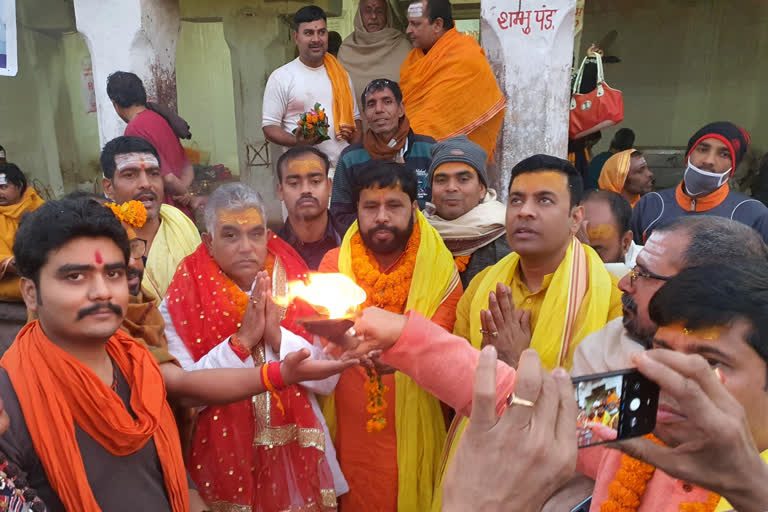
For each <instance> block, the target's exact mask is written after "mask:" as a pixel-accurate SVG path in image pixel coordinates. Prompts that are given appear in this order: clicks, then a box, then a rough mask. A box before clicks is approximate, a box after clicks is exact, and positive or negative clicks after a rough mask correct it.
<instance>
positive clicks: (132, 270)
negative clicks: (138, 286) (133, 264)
mask: <svg viewBox="0 0 768 512" xmlns="http://www.w3.org/2000/svg"><path fill="white" fill-rule="evenodd" d="M125 275H126V277H127V278H128V279H130V278H132V277H138V278H139V279H141V278H142V277H144V272H143V271H142V270H137V269H135V268H129V269H128V270H126V271H125Z"/></svg>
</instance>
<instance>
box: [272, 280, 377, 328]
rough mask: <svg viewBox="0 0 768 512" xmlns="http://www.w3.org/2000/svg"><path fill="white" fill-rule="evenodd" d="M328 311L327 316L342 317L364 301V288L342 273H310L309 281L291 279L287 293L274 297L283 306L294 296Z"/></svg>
mask: <svg viewBox="0 0 768 512" xmlns="http://www.w3.org/2000/svg"><path fill="white" fill-rule="evenodd" d="M297 297H298V298H300V299H302V300H304V301H306V302H308V303H310V304H312V305H313V306H316V307H319V308H322V309H325V310H327V311H328V317H329V318H344V317H345V316H348V315H350V314H352V313H353V312H354V311H355V308H357V306H359V305H360V304H362V303H363V302H365V299H366V294H365V290H363V289H362V288H360V287H359V286H358V285H357V284H356V283H355V282H354V281H353V280H352V279H350V278H349V277H347V276H345V275H344V274H319V273H318V274H311V275H310V276H309V282H308V283H304V282H303V281H291V282H290V283H288V295H283V296H279V297H274V300H275V302H276V303H278V304H280V305H281V306H283V307H287V306H288V304H289V303H290V302H291V301H292V300H293V299H295V298H297Z"/></svg>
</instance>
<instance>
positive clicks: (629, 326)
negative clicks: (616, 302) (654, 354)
mask: <svg viewBox="0 0 768 512" xmlns="http://www.w3.org/2000/svg"><path fill="white" fill-rule="evenodd" d="M621 304H622V306H623V310H624V319H623V320H622V322H623V324H624V329H625V330H626V331H627V335H628V336H629V337H630V338H632V339H633V340H635V341H637V342H638V343H640V344H641V345H642V346H643V347H645V348H647V349H649V348H651V346H652V345H653V335H654V334H656V327H655V326H654V327H650V328H649V327H642V326H641V325H640V320H639V318H638V314H637V303H636V302H635V299H634V298H633V297H632V296H631V295H630V294H628V293H623V294H622V295H621ZM628 313H629V314H628Z"/></svg>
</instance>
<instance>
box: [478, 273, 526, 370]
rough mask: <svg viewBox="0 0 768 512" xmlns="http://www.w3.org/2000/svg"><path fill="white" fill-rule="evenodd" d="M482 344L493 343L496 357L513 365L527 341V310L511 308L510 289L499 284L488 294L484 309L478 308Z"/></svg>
mask: <svg viewBox="0 0 768 512" xmlns="http://www.w3.org/2000/svg"><path fill="white" fill-rule="evenodd" d="M480 324H481V326H482V332H483V341H482V346H483V347H485V346H487V345H493V346H494V347H496V350H497V351H498V354H499V359H500V360H502V361H504V362H505V363H507V364H508V365H509V366H512V367H513V368H517V364H518V361H519V360H520V354H521V353H522V352H523V350H525V349H527V348H528V347H529V346H530V344H531V312H530V310H525V309H515V303H514V302H513V300H512V290H510V289H509V287H508V286H505V285H504V284H502V283H498V284H497V285H496V293H494V292H491V293H490V294H489V295H488V309H487V310H483V311H480Z"/></svg>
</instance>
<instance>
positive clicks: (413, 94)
mask: <svg viewBox="0 0 768 512" xmlns="http://www.w3.org/2000/svg"><path fill="white" fill-rule="evenodd" d="M406 34H407V35H408V38H409V39H410V40H411V43H413V50H411V52H410V53H409V54H408V56H407V57H406V58H405V61H404V62H403V65H402V66H401V67H400V88H401V89H402V90H403V103H404V104H405V114H406V115H407V116H408V119H410V121H411V128H413V131H414V132H416V133H422V134H424V135H429V136H430V137H433V138H435V139H436V140H437V141H438V142H441V141H443V140H445V139H450V138H452V137H456V136H459V135H466V136H467V137H469V140H471V141H472V142H474V143H475V144H477V145H478V146H480V147H482V148H483V149H484V150H485V151H486V153H488V157H489V158H493V152H494V150H495V149H496V138H497V136H498V134H499V129H501V124H502V121H503V120H504V109H505V107H506V105H507V100H506V98H504V95H503V94H502V92H501V90H500V89H499V86H498V84H497V83H496V77H495V76H494V74H493V70H492V69H491V66H490V64H489V63H488V60H487V59H486V58H485V51H484V50H483V49H482V47H480V45H479V44H477V41H475V40H474V38H472V36H469V35H466V34H462V33H461V32H459V31H458V30H456V27H455V26H454V23H453V16H452V15H451V4H450V2H449V0H420V1H416V2H413V3H411V5H410V6H409V7H408V29H407V30H406Z"/></svg>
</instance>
